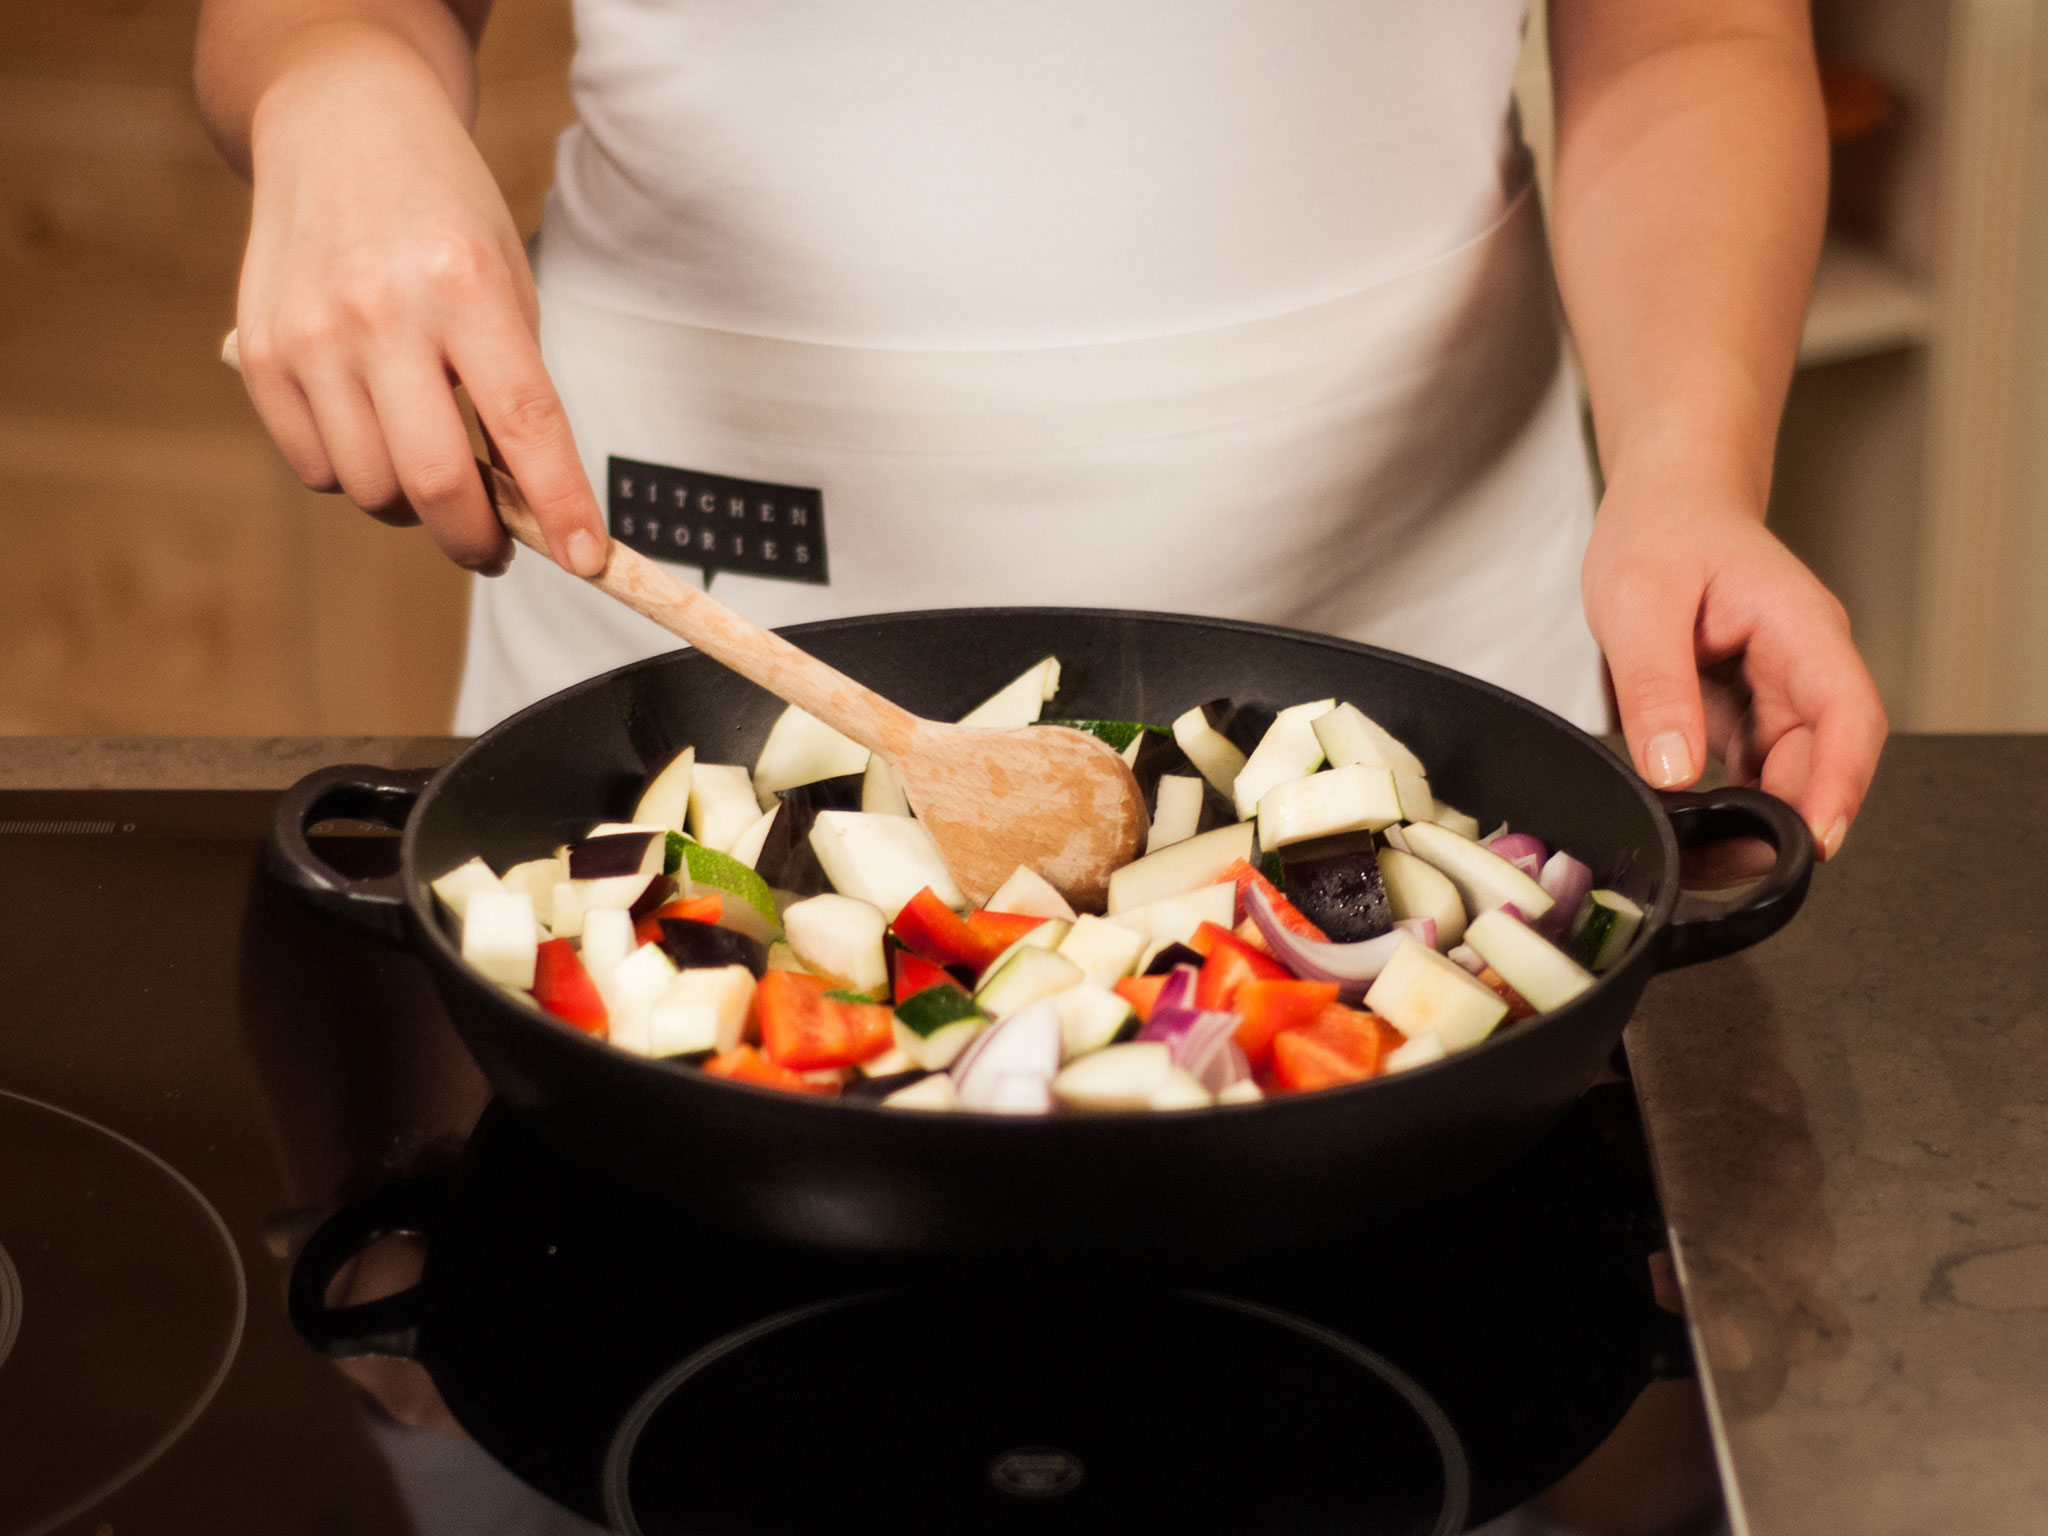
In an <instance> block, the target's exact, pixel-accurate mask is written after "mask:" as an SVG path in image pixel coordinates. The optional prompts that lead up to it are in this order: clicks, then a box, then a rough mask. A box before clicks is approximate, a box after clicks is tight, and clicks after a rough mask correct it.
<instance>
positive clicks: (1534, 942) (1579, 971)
mask: <svg viewBox="0 0 2048 1536" xmlns="http://www.w3.org/2000/svg"><path fill="white" fill-rule="evenodd" d="M1465 942H1466V943H1467V944H1470V945H1471V946H1472V947H1473V948H1474V949H1476V950H1477V951H1479V956H1480V958H1481V959H1482V960H1484V961H1485V962H1486V963H1487V964H1488V965H1490V966H1492V967H1493V969H1494V971H1495V972H1496V973H1497V974H1498V975H1499V976H1500V979H1501V980H1502V981H1504V982H1506V983H1507V984H1508V985H1509V986H1510V987H1512V988H1514V989H1515V991H1517V992H1519V993H1520V994H1521V995H1522V996H1523V997H1525V998H1527V999H1528V1001H1529V1003H1530V1005H1531V1006H1533V1007H1534V1008H1535V1009H1536V1010H1537V1011H1538V1012H1539V1013H1548V1012H1550V1010H1551V1009H1553V1008H1562V1007H1563V1006H1564V1005H1565V1004H1566V1003H1568V1002H1570V1001H1571V1000H1572V999H1573V998H1575V997H1577V996H1578V995H1579V994H1580V993H1581V992H1584V991H1587V990H1588V989H1590V988H1591V987H1592V985H1593V973H1592V972H1590V971H1588V970H1586V969H1584V968H1583V967H1582V966H1580V964H1579V963H1578V961H1576V960H1574V959H1572V957H1571V956H1570V955H1567V954H1566V953H1565V952H1564V951H1563V950H1561V949H1559V948H1558V947H1557V946H1556V945H1555V944H1553V943H1551V942H1550V940H1548V939H1546V938H1544V937H1543V935H1542V934H1540V933H1538V932H1536V930H1535V929H1533V928H1531V927H1530V926H1529V925H1528V924H1527V923H1525V922H1523V921H1522V920H1521V919H1520V918H1518V917H1514V916H1511V915H1510V914H1508V913H1506V912H1503V911H1502V910H1500V909H1499V908H1498V907H1496V908H1495V909H1494V910H1493V911H1491V912H1482V913H1480V914H1479V915H1478V916H1477V917H1475V918H1473V919H1472V923H1471V926H1470V927H1468V928H1467V929H1466V930H1465Z"/></svg>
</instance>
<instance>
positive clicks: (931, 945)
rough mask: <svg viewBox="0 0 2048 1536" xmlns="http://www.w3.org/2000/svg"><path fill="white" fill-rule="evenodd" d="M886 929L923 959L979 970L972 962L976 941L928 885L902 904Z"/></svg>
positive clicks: (959, 917) (976, 950) (962, 922)
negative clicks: (891, 929)
mask: <svg viewBox="0 0 2048 1536" xmlns="http://www.w3.org/2000/svg"><path fill="white" fill-rule="evenodd" d="M890 927H892V928H893V929H895V931H896V937H897V938H899V939H901V940H902V941H903V942H904V943H905V944H907V945H909V946H910V947H911V948H912V949H914V950H916V951H917V952H918V953H919V954H920V955H923V956H924V957H925V959H927V960H931V961H935V962H936V963H938V964H939V965H968V966H973V967H974V968H975V969H976V970H980V969H981V967H980V965H979V964H977V963H976V961H975V959H974V957H975V955H976V954H978V953H979V952H980V943H979V941H978V940H976V938H975V936H974V934H973V932H972V931H971V930H970V929H969V928H968V926H967V924H966V922H965V921H964V920H963V919H962V918H961V916H960V914H959V913H958V912H955V911H954V910H953V909H952V908H951V907H949V906H947V905H946V904H945V903H944V902H943V901H941V900H939V898H938V897H937V896H936V895H935V894H933V892H932V888H931V887H930V886H926V887H925V888H924V889H923V890H921V891H919V892H918V893H917V894H916V895H915V896H913V897H911V898H910V900H908V901H906V902H905V903H904V904H903V910H902V911H901V912H898V913H897V914H896V921H895V922H893V923H891V924H890Z"/></svg>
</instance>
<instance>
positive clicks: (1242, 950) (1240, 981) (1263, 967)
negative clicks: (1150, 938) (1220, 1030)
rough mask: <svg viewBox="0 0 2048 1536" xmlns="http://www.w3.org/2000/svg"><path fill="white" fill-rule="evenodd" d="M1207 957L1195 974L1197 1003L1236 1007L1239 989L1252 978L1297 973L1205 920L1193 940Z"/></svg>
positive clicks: (1279, 977) (1288, 976) (1278, 977)
mask: <svg viewBox="0 0 2048 1536" xmlns="http://www.w3.org/2000/svg"><path fill="white" fill-rule="evenodd" d="M1189 943H1190V944H1191V946H1192V947H1193V948H1194V949H1195V950H1196V951H1197V952H1198V953H1200V954H1201V955H1203V956H1204V957H1205V958H1204V960H1203V962H1202V973H1201V974H1200V975H1199V976H1197V977H1196V978H1195V1006H1196V1007H1197V1008H1202V1009H1211V1008H1214V1009H1220V1010H1221V1011H1223V1012H1225V1013H1231V1012H1235V1011H1236V1001H1237V990H1238V988H1239V987H1242V986H1243V985H1244V984H1245V983H1246V982H1248V981H1292V980H1293V979H1294V973H1293V972H1292V971H1290V970H1288V969H1287V967H1286V966H1284V965H1282V964H1281V963H1280V962H1279V961H1278V960H1273V959H1269V958H1268V957H1267V956H1265V955H1262V954H1260V953H1259V952H1258V951H1257V950H1255V949H1253V948H1251V947H1250V946H1249V945H1247V944H1244V943H1242V942H1241V941H1240V940H1239V939H1238V937H1237V935H1236V934H1234V933H1232V932H1231V931H1230V930H1229V929H1227V928H1218V927H1217V926H1216V925H1215V924H1214V923H1204V924H1202V926H1201V927H1199V928H1197V929H1196V930H1195V936H1194V938H1193V939H1191V940H1190V941H1189Z"/></svg>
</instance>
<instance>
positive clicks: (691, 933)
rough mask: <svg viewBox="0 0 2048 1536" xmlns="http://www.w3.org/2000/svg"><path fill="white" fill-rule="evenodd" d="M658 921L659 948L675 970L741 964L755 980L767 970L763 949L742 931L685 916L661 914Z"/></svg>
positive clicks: (765, 952)
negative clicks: (736, 931)
mask: <svg viewBox="0 0 2048 1536" xmlns="http://www.w3.org/2000/svg"><path fill="white" fill-rule="evenodd" d="M658 921H659V922H660V924H661V947H662V951H663V953H665V954H666V955H667V956H668V957H669V959H671V960H673V961H675V963H676V969H677V970H679V971H688V970H701V969H704V968H706V967H711V968H716V967H719V966H727V965H744V966H745V967H746V968H747V969H748V970H750V971H752V972H753V973H754V977H755V979H756V980H759V979H760V978H761V976H762V975H763V974H764V973H765V972H766V971H767V969H768V951H767V949H766V948H765V947H764V946H763V945H762V944H760V943H759V942H758V941H757V940H754V939H750V938H748V937H747V936H746V935H745V934H744V933H734V932H733V931H732V930H731V929H730V928H720V927H717V926H716V925H714V924H712V923H700V922H698V921H696V920H695V919H694V918H688V917H664V918H660V919H658Z"/></svg>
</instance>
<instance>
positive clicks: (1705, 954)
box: [1657, 786, 1813, 971]
mask: <svg viewBox="0 0 2048 1536" xmlns="http://www.w3.org/2000/svg"><path fill="white" fill-rule="evenodd" d="M1658 798H1659V799H1660V800H1662V801H1663V803H1664V814H1665V815H1666V816H1668V817H1669V818H1670V820H1671V830H1672V831H1673V832H1674V833H1676V834H1677V837H1678V846H1679V847H1681V848H1697V847H1700V846H1701V845H1702V844H1705V843H1717V842H1719V841H1721V840H1722V839H1723V838H1729V837H1761V838H1763V839H1764V841H1766V842H1768V843H1769V844H1771V846H1772V847H1774V848H1776V849H1777V851H1778V857H1777V861H1776V862H1775V863H1773V864H1772V865H1771V870H1770V873H1769V874H1767V875H1765V876H1764V878H1763V879H1762V880H1761V881H1760V882H1759V883H1758V884H1757V886H1756V888H1755V889H1754V890H1752V891H1751V892H1750V893H1749V896H1748V899H1747V900H1745V901H1744V902H1743V903H1742V905H1741V906H1739V907H1737V908H1735V909H1734V910H1733V911H1730V912H1721V913H1717V914H1715V915H1714V916H1712V917H1696V918H1690V919H1687V920H1685V921H1682V922H1673V923H1671V924H1669V925H1668V926H1666V928H1665V929H1664V932H1663V934H1662V935H1661V936H1660V937H1659V939H1658V944H1657V969H1658V970H1660V971H1671V970H1676V969H1677V968H1678V967H1679V966H1681V965H1694V964H1697V963H1698V962H1699V961H1701V960H1713V959H1716V958H1718V957H1719V956H1721V955H1731V954H1733V953H1734V952H1735V951H1736V950H1738V949H1747V948H1749V946H1750V945H1752V944H1755V943H1758V942H1760V941H1762V940H1764V939H1767V938H1769V937H1770V936H1771V935H1772V934H1774V933H1776V932H1777V931H1778V930H1779V929H1780V928H1782V927H1784V926H1785V925H1786V924H1787V923H1789V922H1791V921H1792V917H1793V914H1794V913H1796V912H1798V910H1799V906H1800V903H1802V902H1803V901H1805V900H1806V885H1807V882H1808V881H1809V880H1810V879H1811V878H1812V877H1813V833H1812V832H1810V831H1809V830H1808V829H1807V826H1806V823H1805V822H1804V821H1803V820H1801V819H1800V816H1799V813H1798V812H1797V811H1795V810H1793V809H1792V807H1791V806H1789V805H1787V804H1786V803H1785V802H1784V801H1782V800H1780V799H1779V798H1778V797H1777V796H1776V795H1770V794H1765V793H1764V792H1763V791H1762V790H1760V789H1742V788H1736V787H1733V786H1731V787H1729V788H1726V789H1709V790H1703V791H1693V792H1690V793H1688V792H1682V791H1675V790H1661V791H1659V792H1658Z"/></svg>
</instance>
